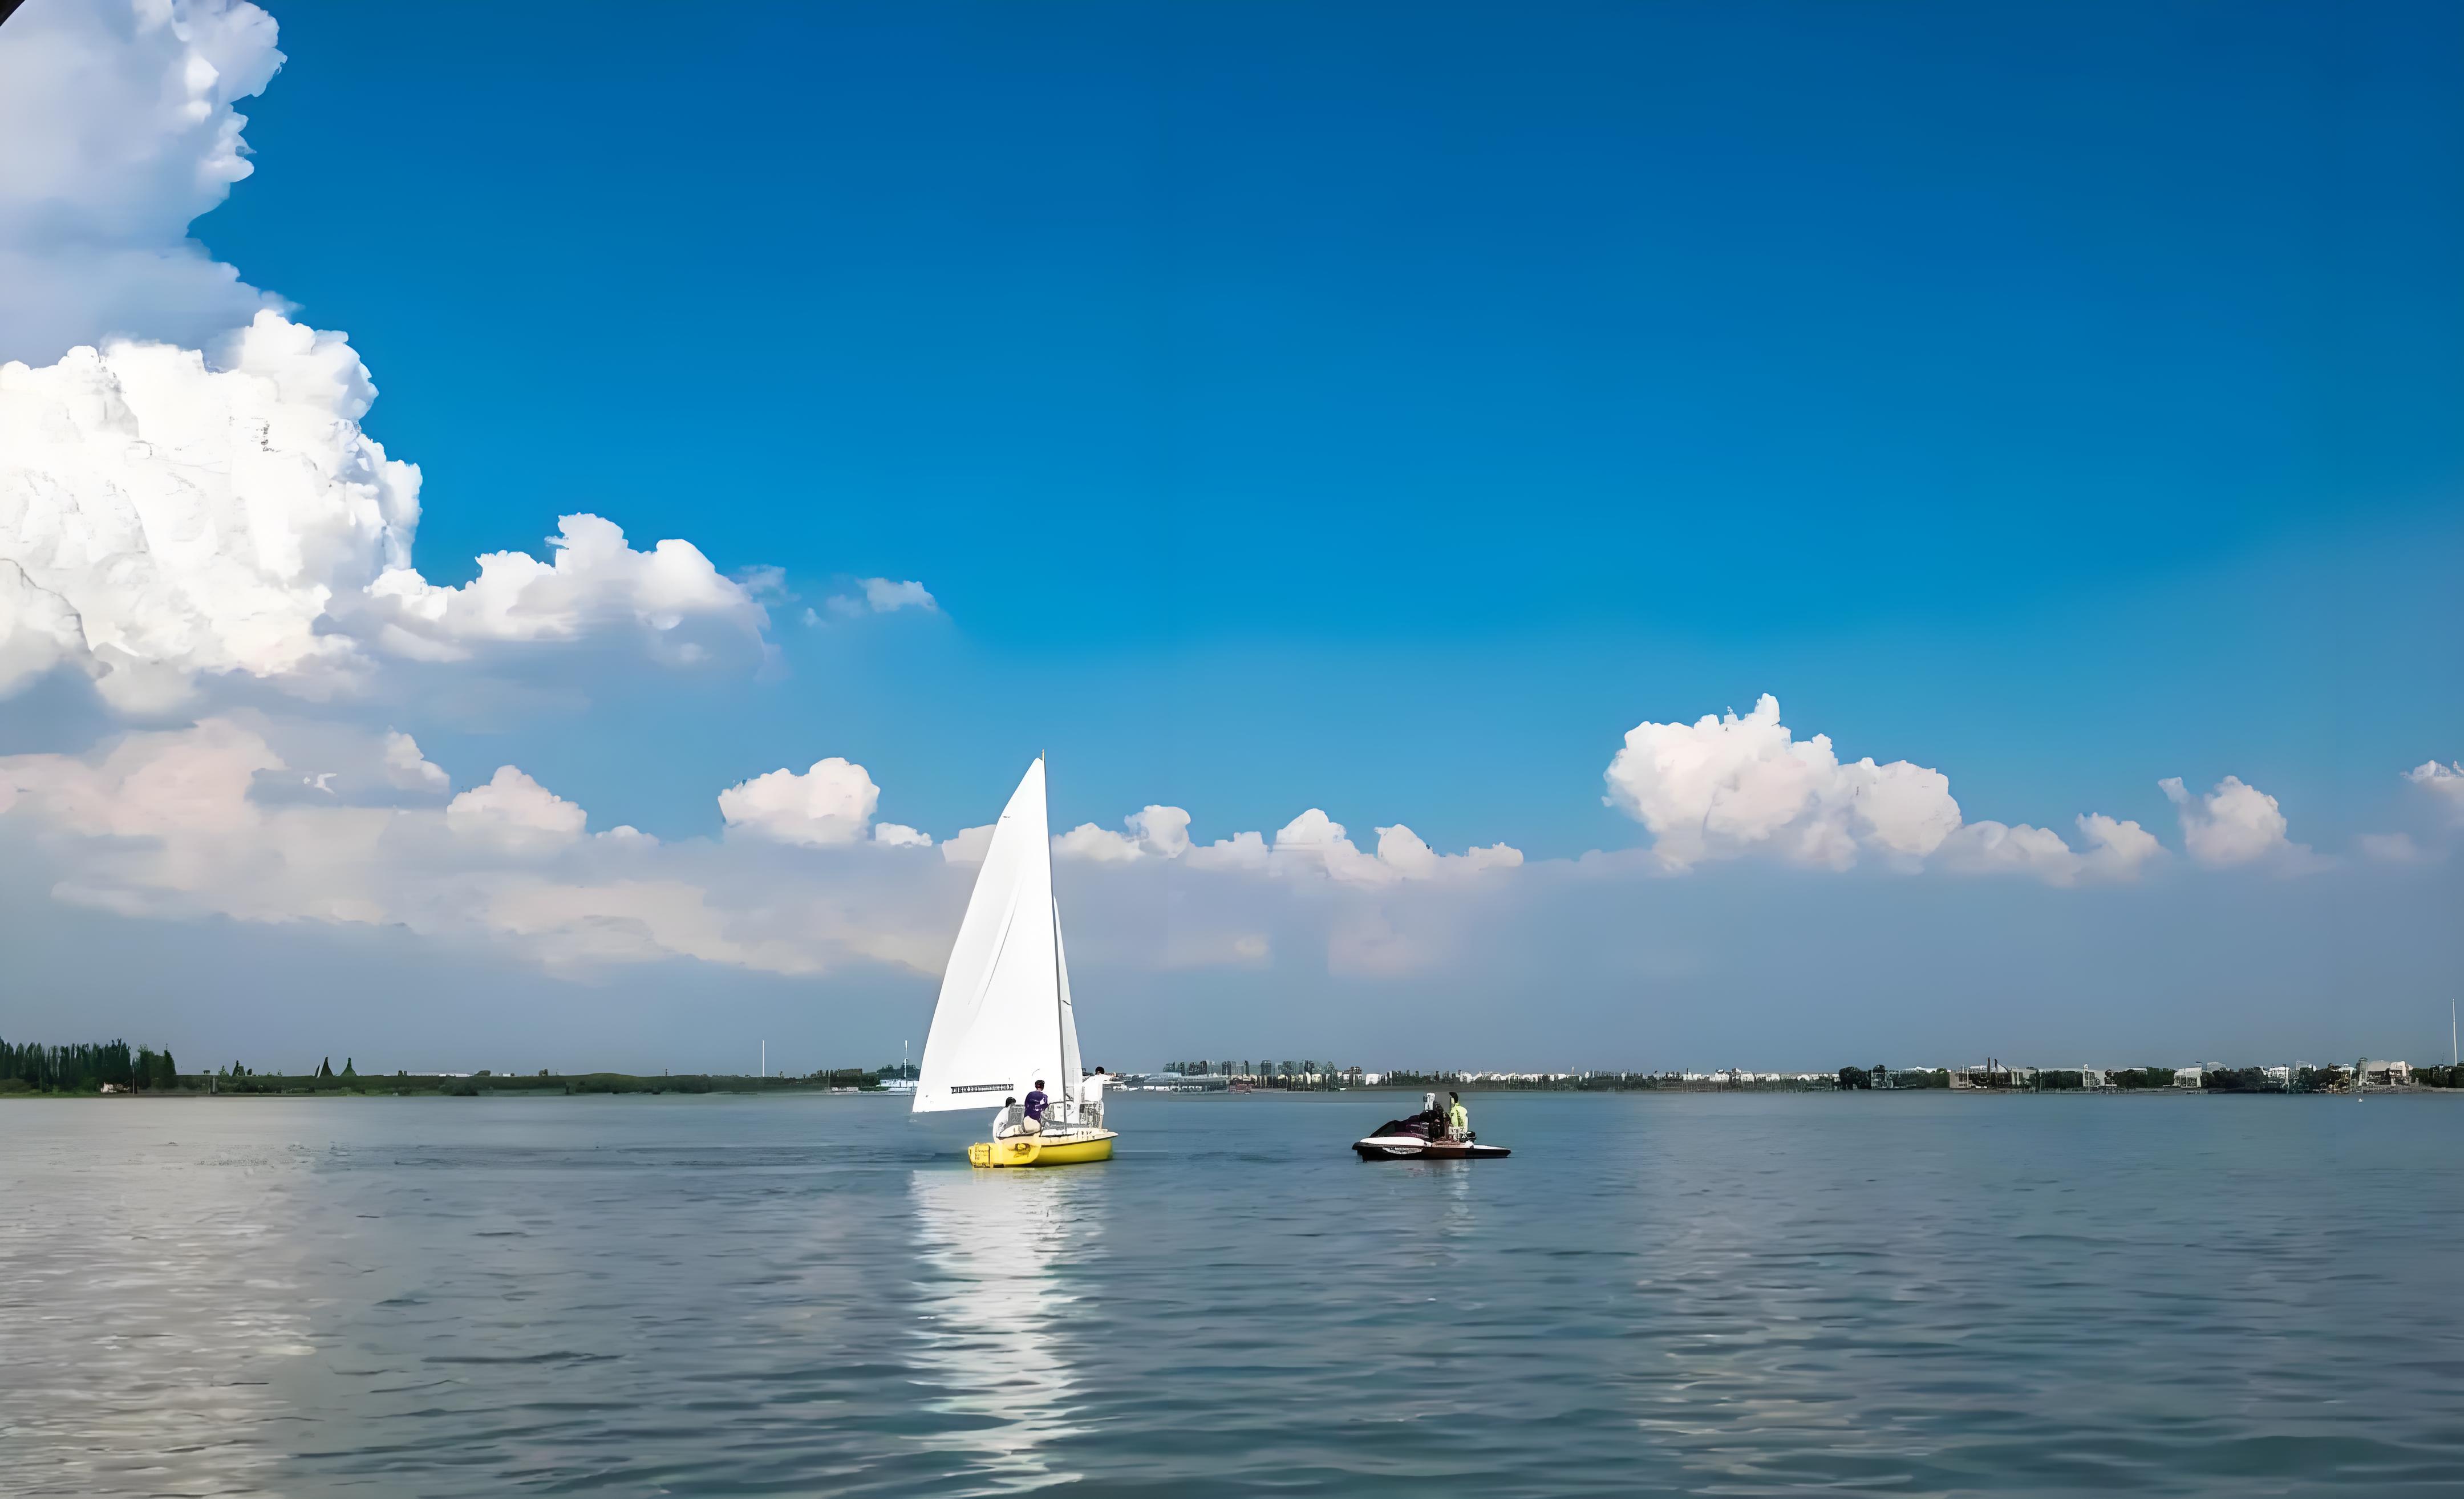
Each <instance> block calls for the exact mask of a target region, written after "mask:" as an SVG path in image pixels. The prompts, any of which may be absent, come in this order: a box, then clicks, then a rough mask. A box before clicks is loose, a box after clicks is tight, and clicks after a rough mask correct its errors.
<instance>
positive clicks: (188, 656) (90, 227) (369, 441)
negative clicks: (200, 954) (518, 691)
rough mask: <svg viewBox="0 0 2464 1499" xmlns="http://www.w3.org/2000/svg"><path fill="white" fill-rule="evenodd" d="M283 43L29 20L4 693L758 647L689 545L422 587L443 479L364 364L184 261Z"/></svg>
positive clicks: (0, 684) (109, 18) (567, 539)
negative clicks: (405, 663)
mask: <svg viewBox="0 0 2464 1499" xmlns="http://www.w3.org/2000/svg"><path fill="white" fill-rule="evenodd" d="M274 36H275V29H274V23H273V21H272V19H271V18H270V17H268V16H267V15H266V14H265V12H263V11H259V10H257V9H256V8H255V7H253V6H249V5H234V4H229V3H225V0H176V3H175V0H130V3H123V4H119V5H113V4H109V3H96V4H75V3H69V0H34V3H33V4H31V5H29V6H27V7H26V8H25V9H24V11H22V12H21V13H20V14H18V15H17V16H15V17H14V18H12V19H11V22H10V26H9V33H8V39H7V44H6V45H5V46H0V140H5V141H6V142H7V143H8V146H7V149H6V150H5V151H0V357H6V358H8V359H9V362H8V363H6V364H0V695H6V694H9V693H11V692H13V691H15V690H17V689H19V688H21V687H23V686H24V685H25V684H26V683H27V682H29V681H31V680H33V678H35V677H37V676H39V675H41V674H43V673H44V672H48V671H51V670H53V669H54V668H56V667H60V666H64V665H65V666H69V667H73V668H75V669H77V670H79V671H82V672H85V673H87V674H88V675H90V676H91V677H92V678H93V679H94V680H95V682H96V685H97V687H98V688H99V691H100V693H101V694H102V696H103V698H104V700H105V701H106V702H108V703H110V704H111V705H112V706H114V707H115V708H118V709H120V710H121V711H123V712H131V713H139V714H163V713H167V712H169V711H171V710H174V709H177V708H180V707H183V706H185V705H187V704H188V703H190V702H191V701H192V700H193V699H194V697H195V696H196V690H197V688H198V687H199V685H200V684H201V682H204V681H207V680H210V679H214V678H218V677H231V678H246V679H254V680H257V681H261V682H265V683H268V684H271V685H273V686H275V687H276V688H278V689H279V690H281V691H284V692H287V693H290V694H297V695H299V696H303V697H310V698H322V697H331V696H334V695H336V694H342V693H349V692H355V691H358V690H360V689H362V688H363V687H364V686H365V685H367V683H368V681H369V678H370V676H371V674H372V672H374V670H375V669H376V667H377V666H378V665H379V664H380V663H381V662H382V661H383V660H384V659H385V658H386V657H388V656H399V657H411V658H416V659H419V660H425V661H458V660H465V659H468V658H469V657H471V656H472V655H473V654H474V653H475V652H477V651H479V650H483V649H486V648H489V647H492V646H514V645H519V644H525V643H534V642H562V641H573V640H579V639H582V638H584V637H590V636H605V635H608V634H611V633H612V634H619V635H624V636H627V637H630V638H631V639H632V640H633V641H635V642H637V643H638V644H640V645H641V646H643V647H644V648H646V649H647V650H649V653H650V654H652V655H653V656H654V657H657V658H660V659H664V660H668V661H672V662H679V663H683V662H691V661H693V660H696V659H699V658H700V657H701V656H702V655H703V654H704V650H705V648H704V646H703V645H702V643H701V642H702V640H703V639H704V638H705V637H706V635H707V634H708V633H709V632H708V631H706V630H704V629H702V628H698V627H701V626H703V625H715V627H716V628H717V629H718V630H719V631H720V632H722V633H723V634H726V635H728V636H731V637H733V636H741V635H755V636H758V635H759V632H760V631H761V629H762V628H763V627H764V626H765V625H766V623H767V622H766V619H765V618H764V616H763V614H762V611H761V608H760V606H759V604H758V603H756V601H755V600H754V599H753V597H752V596H751V595H750V594H749V593H748V592H747V591H746V590H745V589H744V588H743V587H742V586H740V585H739V584H735V583H733V582H730V581H728V580H727V579H725V578H722V577H720V576H719V575H718V573H717V572H716V571H715V569H714V568H713V567H712V566H711V564H710V562H709V560H708V559H707V558H705V557H703V555H702V554H701V553H700V552H699V551H697V550H696V549H694V548H693V546H692V545H691V544H690V543H688V542H685V541H679V540H667V541H661V542H660V543H659V544H658V545H657V546H656V547H654V548H652V549H650V550H649V551H635V550H633V549H632V548H631V547H629V546H627V544H626V541H625V537H624V533H623V532H622V531H620V530H619V529H618V528H617V527H616V526H615V525H613V524H611V523H610V522H608V521H606V520H604V519H601V518H598V517H595V516H589V515H571V516H567V517H565V518H563V520H562V521H561V524H560V528H559V535H558V536H556V537H554V538H551V539H550V540H549V547H550V552H551V559H550V560H549V561H544V562H543V561H540V560H539V559H537V558H533V557H531V556H529V555H527V554H523V553H518V552H503V553H494V554H491V555H489V556H487V557H483V558H481V559H480V560H479V574H478V577H477V578H475V579H474V580H473V581H472V582H471V583H469V584H465V585H463V586H461V587H458V588H448V587H439V586H437V585H435V584H430V583H429V581H428V580H427V579H425V578H424V577H422V576H421V575H420V574H419V573H418V572H417V571H416V570H414V568H413V566H412V562H411V541H412V538H413V535H414V533H415V531H416V528H417V526H418V521H419V507H420V475H419V471H418V470H417V469H416V468H414V467H412V466H411V465H409V464H407V463H404V462H401V461H399V460H396V459H393V458H391V457H388V456H387V454H386V453H385V449H384V448H383V447H382V446H381V445H380V444H379V443H378V442H377V441H376V440H375V439H374V438H372V437H370V436H368V434H367V433H366V432H365V431H364V430H363V429H362V427H361V425H360V424H361V422H362V420H363V418H365V416H366V415H367V413H368V409H369V407H370V405H371V403H372V402H373V401H374V400H375V398H376V386H375V384H374V383H373V382H372V381H371V380H370V379H369V376H368V372H367V370H366V368H365V367H364V366H363V364H361V363H360V360H359V357H358V356H357V355H356V354H355V353H353V352H352V350H351V347H350V345H349V343H348V342H346V341H345V339H344V338H343V337H342V336H341V334H338V333H327V332H320V331H318V330H316V329H312V328H308V327H305V326H302V325H300V324H297V323H295V322H293V321H291V320H289V319H288V318H286V317H285V316H283V314H282V312H281V311H280V310H279V308H278V305H276V304H274V303H273V302H272V300H271V299H270V298H266V297H264V296H263V295H261V294H259V293H257V292H254V291H253V290H251V289H249V288H246V287H243V286H241V285H240V284H239V283H238V281H237V278H236V276H235V275H234V274H233V273H231V270H230V268H229V267H226V266H219V265H215V264H214V263H213V262H211V261H209V259H207V258H206V256H205V255H204V253H203V252H202V251H201V250H199V249H198V247H197V246H196V245H195V244H194V243H193V242H191V241H189V240H188V239H187V237H186V233H187V223H188V221H189V220H190V219H191V218H193V217H194V216H196V215H197V214H199V213H201V212H204V211H205V210H206V209H210V208H212V207H213V206H214V205H215V204H216V203H219V202H220V201H221V200H222V198H223V196H224V194H225V193H226V192H227V191H228V190H229V188H230V186H231V183H233V182H235V181H237V180H238V179H240V178H241V177H244V176H246V175H247V174H248V172H249V164H248V162H247V160H246V156H245V152H246V147H245V146H244V144H243V143H242V142H241V140H240V134H239V132H240V127H241V126H242V125H243V124H245V123H246V121H245V120H244V119H243V118H242V117H240V116H239V115H237V114H235V113H233V111H232V109H231V101H232V100H233V99H240V98H244V97H246V96H248V95H250V94H253V93H255V92H256V91H257V90H259V89H260V88H262V87H263V86H264V85H265V82H266V80H267V79H268V78H269V77H272V75H273V72H274V69H275V67H276V66H277V65H279V63H280V62H281V60H282V55H281V54H280V53H278V52H276V51H275V47H274ZM166 341H167V342H166ZM882 582H884V583H885V586H886V588H887V589H888V592H887V593H886V594H885V595H884V597H885V600H888V599H891V598H895V599H896V600H897V601H898V602H902V603H908V604H913V603H915V602H917V601H918V600H921V601H923V602H924V603H925V604H926V605H927V606H929V601H930V595H928V594H925V593H924V591H923V590H922V588H921V587H920V586H918V585H915V584H887V583H886V581H882ZM902 590H905V591H902ZM909 592H912V594H913V597H912V598H911V597H908V593H909ZM884 606H886V607H895V606H897V604H896V603H885V604H884Z"/></svg>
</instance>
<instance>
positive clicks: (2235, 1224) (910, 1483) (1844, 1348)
mask: <svg viewBox="0 0 2464 1499" xmlns="http://www.w3.org/2000/svg"><path fill="white" fill-rule="evenodd" d="M1405 1102H1406V1101H1405V1100H1404V1099H1402V1098H1401V1097H1400V1096H1399V1095H1396V1094H1386V1093H1370V1094H1350V1095H1346V1094H1331V1095H1319V1096H1313V1097H1309V1096H1304V1097H1265V1096H1259V1097H1247V1098H1229V1097H1213V1098H1167V1097H1136V1096H1133V1097H1130V1098H1126V1099H1122V1100H1120V1101H1118V1102H1117V1103H1116V1104H1115V1105H1114V1110H1113V1122H1114V1123H1115V1124H1116V1125H1118V1126H1119V1127H1121V1128H1122V1129H1123V1130H1124V1131H1125V1132H1126V1137H1125V1138H1124V1140H1123V1141H1122V1148H1121V1152H1120V1155H1119V1157H1117V1158H1116V1159H1114V1160H1113V1161H1111V1163H1109V1164H1106V1165H1100V1166H1087V1167H1074V1168H1067V1169H1063V1170H1056V1171H1023V1172H983V1173H979V1172H971V1171H970V1170H969V1169H968V1168H967V1166H966V1164H965V1162H964V1160H963V1159H962V1158H954V1155H953V1153H954V1152H956V1151H957V1149H958V1148H959V1147H960V1146H962V1145H963V1143H964V1141H965V1139H966V1138H967V1137H968V1135H969V1134H970V1133H971V1127H972V1126H973V1125H975V1124H976V1122H977V1121H976V1120H975V1118H974V1116H973V1115H971V1114H970V1115H960V1116H957V1117H949V1116H943V1117H940V1118H937V1119H932V1120H924V1121H915V1120H912V1119H911V1118H910V1116H909V1115H908V1114H907V1113H906V1112H905V1108H904V1106H903V1104H901V1103H898V1102H894V1101H891V1100H887V1099H878V1098H830V1097H781V1098H768V1099H753V1098H727V1097H701V1098H685V1097H659V1098H647V1097H643V1098H573V1099H565V1098H536V1099H523V1098H508V1099H477V1100H461V1099H435V1098H429V1099H401V1100H389V1099H335V1100H325V1101H309V1100H285V1099H266V1100H236V1099H224V1100H213V1101H208V1100H176V1099H175V1100H89V1101H60V1102H16V1103H6V1104H0V1131H5V1145H0V1192H5V1196H0V1203H5V1208H0V1489H5V1490H6V1491H8V1492H11V1493H17V1494H78V1495H92V1494H140V1493H143V1494H203V1493H257V1492H270V1493H290V1494H324V1493H339V1492H352V1493H369V1494H505V1493H517V1492H525V1491H539V1492H571V1491H604V1492H609V1493H616V1494H648V1493H676V1494H757V1493H849V1494H855V1493H862V1494H932V1495H944V1494H963V1493H994V1492H1015V1491H1023V1490H1028V1489H1034V1488H1044V1487H1048V1486H1059V1485H1065V1484H1066V1485H1073V1486H1074V1491H1077V1492H1084V1493H1089V1494H1128V1493H1156V1494H1163V1493H1170V1494H1193V1495H1205V1494H1257V1493H1276V1494H1285V1493H1329V1494H1365V1493H1366V1494H1374V1493H1398V1494H1399V1493H1408V1494H1416V1495H1418V1494H1431V1493H1439V1492H1443V1493H1447V1494H1452V1495H1464V1496H1470V1495H1488V1494H1592V1493H1598V1494H1612V1493H1614V1494H1632V1493H1652V1492H1686V1493H1700V1492H1718V1493H1729V1494H1752V1493H1778V1492H1793V1491H1799V1490H1803V1489H1809V1488H1858V1489H1868V1490H1874V1491H1878V1492H1882V1493H1940V1492H1953V1491H1977V1490H1997V1491H2009V1492H2030V1491H2040V1492H2041V1491H2057V1490H2076V1489H2080V1488H2099V1489H2127V1490H2136V1491H2142V1492H2147V1493H2217V1494H2225V1493H2231V1494H2245V1493H2323V1492H2330V1491H2335V1492H2352V1493H2360V1492H2368V1493H2371V1494H2374V1495H2399V1494H2408V1493H2419V1494H2428V1493H2431V1492H2437V1493H2440V1494H2442V1495H2446V1496H2451V1499H2452V1496H2453V1495H2454V1494H2455V1493H2457V1492H2458V1491H2459V1486H2464V1252H2459V1244H2464V1233H2460V1232H2459V1230H2464V1177H2459V1174H2458V1173H2459V1166H2458V1163H2459V1162H2464V1099H2455V1098H2449V1097H2401V1098H2379V1099H2371V1100H2367V1101H2365V1102H2360V1103H2356V1102H2354V1101H2352V1100H2349V1099H2330V1098H2198V1097H2190V1098H2154V1099H2149V1098H2110V1097H2106V1098H2094V1097H2071V1098H1977V1097H1954V1096H1951V1095H1948V1094H1943V1093H1933V1094H1922V1095H1909V1094H1902V1095H1843V1096H1835V1095H1818V1094H1799V1095H1785V1094H1783V1095H1760V1096H1756V1095H1734V1096H1720V1095H1683V1096H1680V1095H1669V1096H1660V1095H1632V1096H1626V1097H1606V1096H1602V1097H1577V1096H1569V1095H1562V1094H1559V1095H1524V1096H1520V1097H1515V1096H1503V1097H1501V1096H1494V1095H1489V1096H1481V1097H1476V1098H1475V1099H1474V1100H1473V1104H1474V1123H1475V1125H1476V1126H1477V1127H1478V1128H1479V1129H1480V1130H1481V1132H1482V1135H1483V1137H1484V1138H1486V1139H1488V1140H1491V1141H1493V1142H1495V1143H1500V1144H1506V1145H1510V1146H1512V1147H1514V1148H1515V1151H1516V1155H1515V1157H1514V1158H1513V1159H1511V1160H1507V1161H1498V1162H1482V1163H1478V1164H1459V1165H1418V1164H1364V1163H1361V1162H1358V1161H1355V1160H1354V1159H1353V1157H1352V1156H1351V1155H1350V1153H1349V1152H1348V1151H1347V1150H1346V1148H1345V1147H1346V1145H1347V1144H1348V1142H1349V1141H1350V1140H1352V1139H1353V1137H1355V1136H1357V1135H1361V1134H1363V1133H1365V1132H1366V1131H1367V1130H1368V1128H1369V1127H1370V1126H1372V1125H1375V1123H1377V1122H1378V1121H1380V1120H1381V1119H1383V1118H1385V1117H1387V1116H1389V1115H1391V1114H1394V1113H1400V1112H1402V1111H1403V1108H1404V1106H1405Z"/></svg>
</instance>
